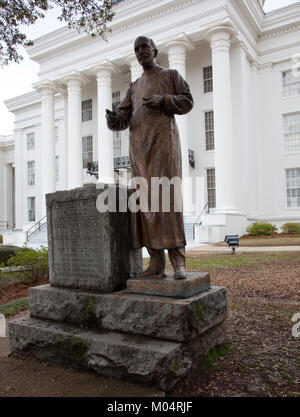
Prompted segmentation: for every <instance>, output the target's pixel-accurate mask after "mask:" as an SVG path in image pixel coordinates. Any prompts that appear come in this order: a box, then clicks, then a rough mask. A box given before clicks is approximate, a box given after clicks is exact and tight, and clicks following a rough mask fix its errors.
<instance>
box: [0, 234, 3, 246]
mask: <svg viewBox="0 0 300 417" xmlns="http://www.w3.org/2000/svg"><path fill="white" fill-rule="evenodd" d="M2 243H3V236H2V235H0V245H2Z"/></svg>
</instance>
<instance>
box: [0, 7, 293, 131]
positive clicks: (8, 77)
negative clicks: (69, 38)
mask: <svg viewBox="0 0 300 417" xmlns="http://www.w3.org/2000/svg"><path fill="white" fill-rule="evenodd" d="M253 1H254V0H253ZM293 3H297V1H295V0H266V3H265V11H266V12H270V11H272V10H275V9H278V8H280V7H285V6H288V5H290V4H293ZM56 18H57V12H55V11H50V12H48V13H47V17H46V18H45V19H43V20H41V21H39V22H37V23H36V24H35V25H34V26H31V27H28V28H26V34H27V36H28V37H30V38H31V39H35V38H37V37H39V36H42V35H45V34H46V33H48V32H51V31H53V30H56V29H59V28H60V27H62V26H63V25H62V24H61V23H60V22H59V21H58V20H57V19H56ZM22 55H23V56H24V60H23V61H21V63H20V64H10V65H9V66H7V67H5V68H3V69H1V68H0V135H9V134H11V133H13V128H14V126H13V121H14V116H13V115H12V114H11V113H9V112H8V111H7V109H6V106H5V105H4V104H3V101H4V100H7V99H10V98H13V97H16V96H18V95H21V94H25V93H27V92H29V91H31V90H32V87H31V85H32V83H34V82H35V81H38V77H37V73H38V70H39V66H38V64H36V63H35V62H33V61H31V60H29V59H28V58H27V55H26V52H25V51H22Z"/></svg>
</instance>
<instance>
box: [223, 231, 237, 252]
mask: <svg viewBox="0 0 300 417" xmlns="http://www.w3.org/2000/svg"><path fill="white" fill-rule="evenodd" d="M239 239H240V237H239V236H238V235H227V236H225V240H224V242H226V243H227V245H228V246H229V247H230V248H231V250H232V252H231V253H232V255H235V249H236V248H238V247H239V245H240V243H239V242H240V241H239Z"/></svg>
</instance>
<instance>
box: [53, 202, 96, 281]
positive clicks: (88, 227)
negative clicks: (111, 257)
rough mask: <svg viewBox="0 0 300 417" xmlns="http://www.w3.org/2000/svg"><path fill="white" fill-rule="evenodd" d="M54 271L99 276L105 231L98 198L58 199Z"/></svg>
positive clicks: (54, 221) (55, 220)
mask: <svg viewBox="0 0 300 417" xmlns="http://www.w3.org/2000/svg"><path fill="white" fill-rule="evenodd" d="M51 218H52V238H53V255H54V272H55V273H56V274H58V275H64V276H72V277H84V276H85V275H87V274H88V276H89V279H90V278H93V277H95V278H96V277H99V276H101V275H102V272H103V271H100V270H99V260H100V259H101V256H102V253H101V247H102V246H103V234H102V233H101V230H102V229H101V227H100V226H101V219H100V218H99V213H98V212H97V209H96V200H94V199H91V200H77V201H65V202H62V201H59V202H55V203H54V205H53V206H52V216H51Z"/></svg>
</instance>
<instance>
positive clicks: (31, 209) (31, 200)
mask: <svg viewBox="0 0 300 417" xmlns="http://www.w3.org/2000/svg"><path fill="white" fill-rule="evenodd" d="M28 221H29V222H35V197H28Z"/></svg>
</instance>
